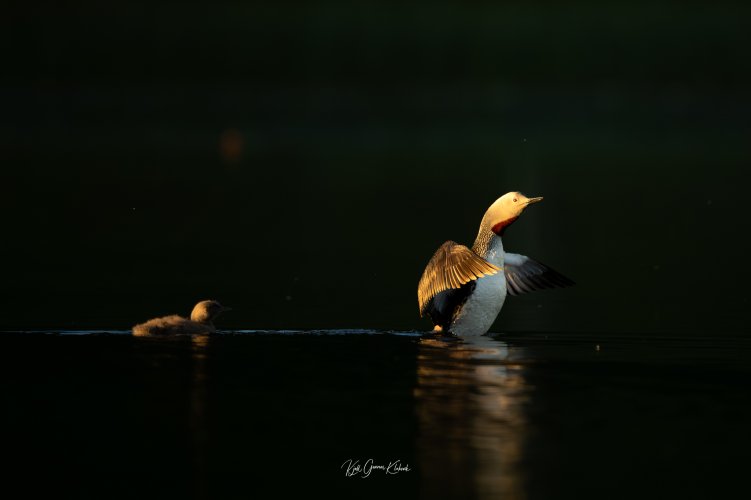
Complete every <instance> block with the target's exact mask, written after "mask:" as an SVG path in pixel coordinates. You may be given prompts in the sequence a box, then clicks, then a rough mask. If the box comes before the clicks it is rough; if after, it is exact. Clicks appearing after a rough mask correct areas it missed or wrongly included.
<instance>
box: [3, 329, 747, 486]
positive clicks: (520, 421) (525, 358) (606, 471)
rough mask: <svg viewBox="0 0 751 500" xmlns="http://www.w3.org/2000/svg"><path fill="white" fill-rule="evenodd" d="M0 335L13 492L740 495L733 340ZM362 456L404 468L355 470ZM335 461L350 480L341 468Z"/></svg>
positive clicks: (742, 397) (742, 451) (742, 423)
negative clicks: (21, 489) (18, 488)
mask: <svg viewBox="0 0 751 500" xmlns="http://www.w3.org/2000/svg"><path fill="white" fill-rule="evenodd" d="M0 339H2V343H3V346H4V349H3V353H4V359H3V362H2V363H1V364H0V370H1V371H2V373H1V375H2V376H1V377H0V380H1V382H0V384H1V387H2V394H3V403H4V404H3V411H2V416H1V417H0V423H2V428H3V429H4V430H5V432H4V434H5V439H4V441H5V443H4V448H5V450H6V453H7V454H8V456H11V457H13V458H14V460H13V465H12V466H11V467H10V468H9V469H7V470H6V471H5V473H4V475H5V476H6V479H5V480H6V483H7V484H9V485H10V484H12V483H14V482H16V481H18V482H19V483H20V485H21V486H22V487H24V488H25V489H26V490H28V491H29V493H33V490H36V489H43V488H44V489H46V488H49V487H50V485H51V484H52V485H54V487H55V489H56V490H57V491H59V492H61V493H63V492H64V493H66V494H74V495H75V496H78V497H87V498H95V497H96V498H101V497H112V496H118V497H134V496H138V495H140V496H143V495H148V496H151V495H153V496H162V497H164V496H168V497H175V496H183V497H192V498H228V497H231V498H250V497H252V496H254V495H271V494H273V495H275V496H280V495H283V494H285V493H294V494H298V495H310V494H313V493H314V492H318V491H325V492H327V493H328V494H329V495H331V496H342V497H353V496H357V497H371V498H376V497H383V496H384V495H386V496H389V497H405V498H416V497H420V498H514V499H516V498H519V499H542V498H634V497H637V496H643V495H644V494H647V493H651V494H653V495H654V494H657V495H664V496H666V497H667V496H669V497H706V496H712V497H718V496H720V497H721V496H728V495H730V494H731V493H733V492H735V491H736V490H737V489H738V488H745V486H746V485H745V481H744V474H745V472H744V471H745V470H746V468H747V465H748V463H749V451H748V450H749V449H751V448H750V446H749V445H751V435H750V434H749V432H748V431H747V423H748V422H749V421H750V420H751V393H750V392H749V389H750V388H751V365H750V364H749V360H751V341H749V340H748V339H746V338H744V337H741V336H735V337H733V336H721V335H719V336H718V335H715V336H713V337H712V338H708V337H707V338H705V337H700V336H699V337H697V336H693V337H689V338H680V337H659V336H646V335H623V336H612V335H610V336H597V335H593V334H581V335H573V334H565V335H563V334H560V335H556V334H552V333H547V334H525V335H505V336H499V337H496V338H489V337H481V338H477V339H466V340H457V339H450V338H433V337H426V336H423V335H422V334H421V333H419V332H381V331H376V330H334V331H326V330H319V331H279V332H271V331H253V330H243V331H233V332H224V333H223V334H221V335H216V336H212V337H194V338H191V337H172V338H161V339H157V338H133V337H131V336H130V335H128V334H127V332H93V331H57V332H54V331H46V332H7V333H4V334H2V336H1V337H0ZM369 459H370V460H372V462H371V464H372V465H375V466H378V465H385V466H388V465H389V464H391V463H394V462H396V461H398V462H399V464H401V466H402V467H403V468H405V469H406V468H408V469H409V470H408V471H407V470H404V471H402V472H399V473H398V474H393V475H391V474H386V473H385V471H383V470H381V469H378V468H377V467H374V468H373V469H371V470H370V474H369V475H368V476H367V477H364V476H365V475H366V470H367V465H366V464H367V463H368V460H369ZM348 460H352V462H349V463H350V464H353V463H355V462H357V461H359V462H360V465H361V466H362V469H363V470H362V471H361V472H359V473H358V472H356V469H355V468H354V467H353V468H351V475H350V476H349V477H347V475H346V474H345V473H346V469H347V467H346V466H345V467H344V468H342V466H343V464H345V463H346V462H347V461H348ZM41 477H43V478H44V480H40V478H41Z"/></svg>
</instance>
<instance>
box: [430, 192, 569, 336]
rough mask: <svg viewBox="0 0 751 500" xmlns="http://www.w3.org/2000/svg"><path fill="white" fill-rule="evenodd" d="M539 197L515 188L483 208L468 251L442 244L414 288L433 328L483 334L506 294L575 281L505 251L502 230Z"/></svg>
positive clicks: (449, 244) (464, 333)
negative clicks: (480, 220) (528, 195)
mask: <svg viewBox="0 0 751 500" xmlns="http://www.w3.org/2000/svg"><path fill="white" fill-rule="evenodd" d="M541 200H542V197H539V198H527V197H526V196H524V195H523V194H521V193H519V192H511V193H506V194H504V195H503V196H501V197H500V198H498V199H497V200H496V201H495V202H494V203H493V204H492V205H490V208H488V210H487V212H485V216H484V217H483V218H482V222H481V223H480V231H479V232H478V233H477V239H475V243H474V245H472V249H471V250H470V249H469V248H467V247H465V246H464V245H459V244H458V243H455V242H453V241H447V242H446V243H444V244H443V245H441V247H440V248H439V249H438V251H437V252H436V253H435V254H434V255H433V258H432V259H430V262H428V265H427V266H426V267H425V271H424V272H423V274H422V278H420V284H419V285H418V287H417V300H418V303H419V305H420V316H423V315H425V314H426V313H427V314H428V315H429V316H430V318H431V319H432V320H433V324H434V325H435V330H437V331H447V332H450V333H453V334H454V335H459V336H476V335H484V334H485V333H487V331H488V330H489V329H490V327H491V326H492V325H493V322H494V321H495V318H496V317H497V316H498V313H499V312H500V311H501V308H502V307H503V302H504V301H505V300H506V294H507V293H510V294H511V295H520V294H522V293H528V292H533V291H536V290H542V289H545V288H554V287H558V286H560V287H564V286H570V285H573V284H574V282H573V281H571V280H570V279H568V278H566V277H565V276H562V275H561V274H559V273H557V272H556V271H554V270H552V269H550V268H549V267H548V266H546V265H544V264H541V263H539V262H537V261H534V260H532V259H530V258H529V257H526V256H524V255H519V254H515V253H507V252H504V251H503V242H501V236H502V235H503V232H504V230H505V229H506V228H507V227H508V226H510V225H511V224H512V223H513V222H514V221H515V220H516V219H518V218H519V216H520V215H521V214H522V212H523V211H524V209H525V208H527V207H528V206H529V205H531V204H532V203H537V202H538V201H541ZM501 270H503V272H499V271H501Z"/></svg>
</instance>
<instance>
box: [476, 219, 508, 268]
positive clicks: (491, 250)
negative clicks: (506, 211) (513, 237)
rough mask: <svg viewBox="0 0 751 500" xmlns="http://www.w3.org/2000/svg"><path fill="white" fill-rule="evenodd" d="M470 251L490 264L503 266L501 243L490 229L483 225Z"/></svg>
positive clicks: (499, 238) (498, 237)
mask: <svg viewBox="0 0 751 500" xmlns="http://www.w3.org/2000/svg"><path fill="white" fill-rule="evenodd" d="M472 250H473V251H474V252H475V253H476V254H477V255H479V256H480V257H482V258H483V259H485V260H487V261H488V262H490V263H491V264H494V265H497V266H501V265H503V242H502V241H501V237H500V236H499V235H497V234H496V233H495V232H494V231H493V230H492V229H491V228H490V227H488V226H487V225H485V224H483V225H481V226H480V231H478V233H477V238H475V243H474V244H473V245H472Z"/></svg>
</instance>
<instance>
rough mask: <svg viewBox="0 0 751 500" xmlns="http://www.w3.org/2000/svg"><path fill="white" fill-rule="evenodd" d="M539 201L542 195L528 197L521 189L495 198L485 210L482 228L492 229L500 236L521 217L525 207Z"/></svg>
mask: <svg viewBox="0 0 751 500" xmlns="http://www.w3.org/2000/svg"><path fill="white" fill-rule="evenodd" d="M538 201H542V196H538V197H536V198H527V197H526V196H524V195H523V194H521V193H520V192H519V191H512V192H510V193H506V194H504V195H503V196H501V197H500V198H498V199H497V200H495V202H493V204H492V205H490V207H489V208H488V210H487V211H486V212H485V216H484V217H483V218H482V223H481V224H480V230H481V231H482V230H491V231H493V232H494V233H495V234H497V235H498V236H502V235H503V232H504V231H505V230H506V228H507V227H509V226H510V225H511V224H513V223H514V221H515V220H516V219H518V218H519V216H520V215H521V214H522V212H524V209H526V208H527V207H528V206H530V205H531V204H533V203H537V202H538Z"/></svg>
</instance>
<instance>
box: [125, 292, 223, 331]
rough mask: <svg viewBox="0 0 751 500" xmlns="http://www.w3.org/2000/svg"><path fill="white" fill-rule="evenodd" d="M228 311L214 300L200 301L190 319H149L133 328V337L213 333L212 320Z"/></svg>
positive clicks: (167, 317)
mask: <svg viewBox="0 0 751 500" xmlns="http://www.w3.org/2000/svg"><path fill="white" fill-rule="evenodd" d="M230 310H231V309H230V308H229V307H224V306H223V305H221V304H220V303H219V302H217V301H216V300H202V301H201V302H199V303H198V304H196V307H194V308H193V312H191V313H190V319H187V318H183V317H182V316H177V315H172V316H165V317H163V318H154V319H150V320H149V321H147V322H146V323H141V324H140V325H136V326H134V327H133V335H135V336H136V337H145V336H149V335H170V334H176V333H187V334H191V333H194V334H208V333H215V332H216V328H214V319H215V318H216V317H217V316H219V314H221V313H222V312H224V311H230Z"/></svg>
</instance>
